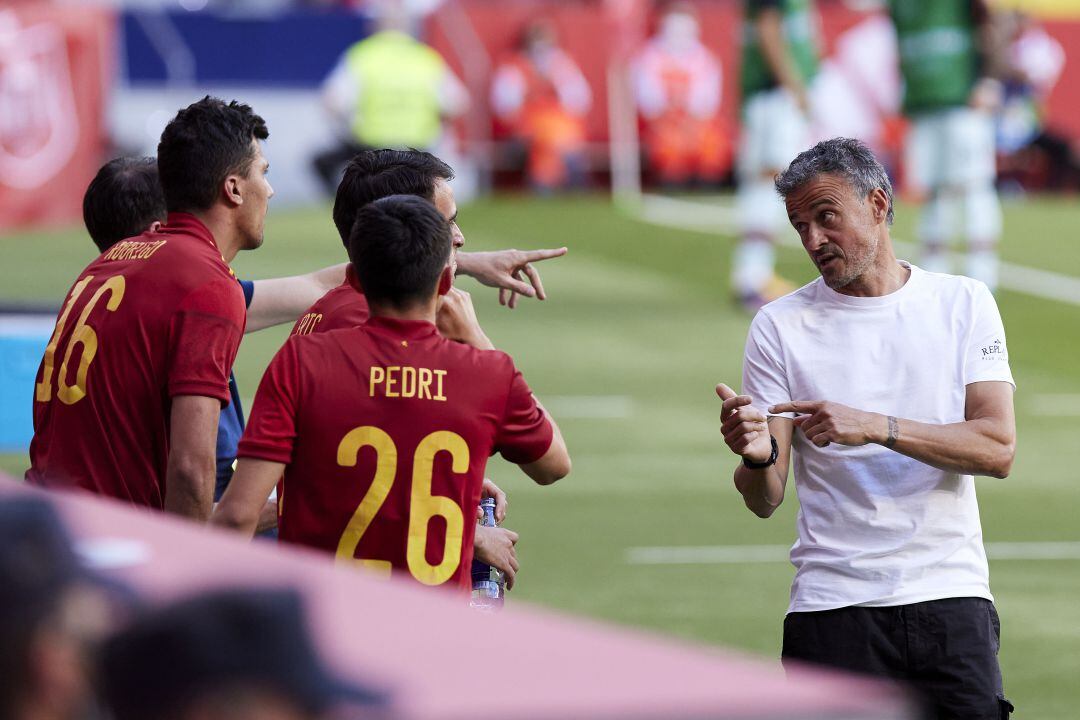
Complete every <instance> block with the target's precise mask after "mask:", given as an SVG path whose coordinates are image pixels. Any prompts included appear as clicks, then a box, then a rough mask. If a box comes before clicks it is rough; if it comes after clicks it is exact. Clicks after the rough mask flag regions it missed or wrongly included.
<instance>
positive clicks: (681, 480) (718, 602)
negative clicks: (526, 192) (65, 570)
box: [0, 197, 1080, 720]
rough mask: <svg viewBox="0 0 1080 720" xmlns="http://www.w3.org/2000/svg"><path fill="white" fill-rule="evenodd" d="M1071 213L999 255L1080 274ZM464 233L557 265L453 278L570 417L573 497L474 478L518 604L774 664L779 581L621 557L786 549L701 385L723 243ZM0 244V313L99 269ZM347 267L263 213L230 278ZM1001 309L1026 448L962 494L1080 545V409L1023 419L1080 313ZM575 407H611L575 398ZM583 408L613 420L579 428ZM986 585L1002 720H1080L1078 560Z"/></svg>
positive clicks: (718, 345)
mask: <svg viewBox="0 0 1080 720" xmlns="http://www.w3.org/2000/svg"><path fill="white" fill-rule="evenodd" d="M1074 202H1075V201H1072V200H1069V199H1060V200H1032V201H1028V202H1025V203H1023V204H1009V205H1008V206H1007V208H1006V236H1005V240H1004V244H1003V252H1004V255H1005V258H1006V259H1007V260H1009V261H1011V262H1015V263H1019V264H1023V265H1028V266H1031V267H1036V268H1042V269H1046V270H1053V271H1055V272H1059V273H1063V274H1068V275H1071V276H1073V277H1080V248H1078V247H1076V245H1075V244H1074V243H1076V242H1077V232H1076V226H1077V224H1078V223H1080V211H1077V209H1076V208H1075V206H1074ZM897 216H898V219H897V226H896V228H895V235H896V236H898V237H904V238H910V237H912V227H913V219H914V218H913V213H912V211H911V210H910V209H908V208H903V207H901V208H899V210H898V213H897ZM460 222H461V226H462V228H463V230H464V232H465V235H466V240H467V246H466V249H492V248H500V247H510V246H514V247H520V248H536V247H556V246H560V245H567V246H569V248H570V254H569V255H568V256H567V257H565V258H563V259H561V260H557V261H554V262H548V263H544V264H543V265H542V266H541V270H542V272H543V278H544V284H545V287H546V288H547V290H548V293H549V295H550V299H549V300H548V301H547V302H544V303H538V302H535V301H526V302H524V303H523V304H522V305H519V307H518V309H517V310H514V311H509V310H507V309H505V308H501V307H499V306H498V303H497V301H496V293H495V291H494V290H490V289H487V288H480V287H478V286H477V285H476V284H475V283H473V282H472V281H471V280H464V281H463V286H464V287H466V288H467V289H469V290H470V291H472V292H473V296H474V299H475V302H476V305H477V311H478V314H479V316H480V319H481V322H482V324H483V325H484V327H485V328H486V329H487V331H488V334H489V335H490V336H491V338H492V340H493V341H494V342H495V343H496V345H498V346H499V347H500V348H503V349H505V350H507V351H509V352H511V353H512V354H513V355H514V357H515V359H516V361H517V363H518V366H519V367H521V368H522V370H523V371H524V373H525V376H526V377H527V378H528V379H529V381H530V383H531V384H532V386H533V388H534V389H535V390H536V392H537V394H538V395H539V396H540V397H541V398H552V399H553V401H552V403H551V404H552V410H553V412H554V413H556V414H558V411H559V408H560V407H563V408H565V409H566V410H567V411H570V410H577V411H578V412H576V413H575V414H576V417H568V416H564V417H561V418H559V420H560V423H561V425H562V428H563V431H564V432H565V434H566V438H567V442H568V444H569V446H570V449H571V452H572V454H573V457H574V472H573V475H571V476H570V477H569V478H567V479H566V480H564V481H562V482H560V483H559V484H557V485H556V486H554V487H551V488H538V487H534V486H532V485H531V484H530V482H528V481H527V479H526V478H525V477H524V475H521V474H520V473H519V472H518V471H517V470H516V469H514V468H512V467H510V466H508V465H507V464H506V463H504V462H503V461H501V460H493V461H492V463H491V465H490V467H489V474H490V475H491V476H492V477H493V478H495V479H496V481H497V482H499V483H500V485H502V487H503V488H504V489H506V490H507V491H508V492H509V493H510V515H509V518H508V522H507V526H508V527H512V528H513V529H515V530H517V531H519V532H520V533H521V542H520V545H519V557H520V560H521V564H522V571H521V575H520V576H519V582H518V587H517V588H516V589H515V590H514V591H513V593H512V596H511V601H512V602H528V603H536V604H541V605H545V606H550V607H554V608H559V609H563V610H567V611H571V612H574V613H583V614H586V615H591V616H595V617H598V618H604V619H606V620H610V621H614V622H616V623H621V624H625V625H632V626H639V627H645V628H650V629H653V630H657V631H660V632H664V633H669V634H673V635H678V636H681V637H683V638H686V639H688V640H691V641H694V642H698V643H706V644H723V645H726V646H733V647H737V648H743V649H745V650H748V651H750V652H753V653H756V654H758V655H760V656H764V657H769V658H775V657H777V656H778V654H779V645H780V630H781V619H782V616H783V612H784V609H785V607H786V603H787V595H788V585H789V582H790V580H791V575H792V570H791V568H790V566H789V565H787V564H785V563H778V562H772V563H746V564H711V565H708V564H703V565H632V564H628V563H627V561H626V551H627V548H630V547H636V546H654V545H661V546H672V545H739V544H746V545H761V544H770V545H771V544H789V543H790V542H791V541H792V539H793V537H794V532H795V529H794V511H795V500H794V493H793V492H792V493H789V495H788V500H787V501H786V502H785V504H784V506H783V507H782V508H781V509H780V510H779V511H778V512H777V514H776V515H775V516H774V517H773V518H772V519H770V520H768V521H762V520H759V519H757V518H755V517H754V516H753V515H751V514H750V513H749V512H748V511H747V510H746V509H745V508H744V507H743V506H742V503H741V501H740V498H739V496H738V494H737V493H736V492H735V490H734V488H733V487H732V484H731V470H732V468H733V466H734V464H735V463H734V459H733V457H732V456H731V455H730V454H729V453H728V452H727V450H726V449H725V447H724V445H723V443H722V440H721V438H720V435H719V432H718V426H719V417H718V416H719V402H718V400H717V399H716V397H715V396H714V394H713V386H714V385H715V384H716V382H718V381H721V380H723V381H726V382H728V383H729V384H733V385H738V382H739V377H740V367H741V361H742V348H743V342H744V339H745V334H746V328H747V323H748V318H747V317H746V316H744V315H743V314H741V313H740V312H738V311H736V310H735V309H734V308H733V306H732V305H731V303H730V301H729V299H728V290H727V275H728V258H729V254H730V250H731V239H730V238H726V237H720V236H715V237H710V236H707V235H702V234H694V233H686V232H682V231H678V230H666V229H663V228H657V227H651V226H647V225H644V224H641V223H638V222H636V221H633V220H631V219H629V218H627V217H625V216H622V215H620V214H618V213H616V212H615V211H614V210H613V209H612V207H611V205H610V203H609V202H608V201H607V200H606V199H605V198H602V197H585V198H573V199H555V200H548V201H544V200H537V199H533V198H515V197H509V198H508V197H502V198H495V199H488V200H484V201H481V202H477V203H474V204H471V205H468V206H465V207H463V208H462V211H461V218H460ZM0 242H2V243H3V247H4V250H5V255H6V260H5V262H4V263H3V265H2V266H0V300H2V301H8V302H10V301H13V300H19V301H35V300H36V301H43V302H50V303H54V304H56V305H58V304H59V302H60V300H61V299H62V297H63V294H64V293H65V291H66V290H67V288H68V286H69V285H70V283H71V281H72V280H73V279H74V277H75V275H76V274H77V273H78V271H79V270H80V269H81V268H82V267H83V266H84V265H85V264H86V263H87V262H88V261H89V260H90V259H91V257H92V246H91V244H90V242H89V240H88V239H87V238H86V237H85V235H83V234H82V232H81V231H79V230H76V229H71V230H69V231H59V232H43V233H35V234H26V235H20V236H12V237H7V238H3V239H0ZM343 258H344V253H343V251H342V248H341V245H340V243H339V242H338V240H337V239H336V236H335V234H334V233H333V229H332V225H331V223H330V219H329V211H328V208H327V207H322V206H320V207H316V208H310V209H304V210H291V211H284V210H283V211H275V212H273V213H272V214H271V217H270V218H269V219H268V221H267V233H266V244H265V246H264V247H263V248H262V249H261V250H259V251H257V252H253V253H246V254H244V255H242V256H241V257H240V258H238V260H237V262H236V263H235V267H236V270H237V273H238V275H240V277H249V278H260V277H270V276H274V275H282V274H292V273H298V272H304V271H307V270H312V269H315V268H318V267H321V266H323V265H327V264H330V263H335V262H340V261H341V260H342V259H343ZM780 258H781V262H780V268H779V269H780V272H781V273H782V274H784V275H785V276H787V277H789V278H793V279H796V280H798V281H800V282H804V281H807V280H809V279H811V278H812V276H813V269H812V267H811V265H810V263H809V261H808V260H807V259H806V257H805V256H804V255H803V253H802V251H801V250H798V249H784V250H782V251H781V255H780ZM999 302H1000V304H1001V309H1002V312H1003V315H1004V318H1005V324H1006V330H1007V332H1008V335H1009V346H1010V352H1011V358H1012V365H1013V370H1014V372H1015V375H1016V379H1017V383H1018V385H1019V391H1018V393H1017V396H1016V408H1017V415H1018V424H1019V450H1018V453H1017V459H1016V463H1015V466H1014V468H1013V473H1012V475H1011V477H1009V478H1008V479H1007V480H994V479H990V478H980V479H979V480H978V481H977V482H978V490H979V499H980V503H981V507H982V517H983V528H984V531H985V537H986V540H987V541H990V542H1006V541H1010V542H1023V541H1071V542H1076V541H1080V520H1078V518H1080V482H1078V475H1080V471H1078V467H1080V441H1078V440H1077V435H1076V431H1077V430H1078V429H1080V403H1077V404H1075V406H1074V410H1073V411H1072V412H1071V413H1069V410H1068V407H1066V408H1065V412H1066V413H1067V414H1065V415H1064V416H1062V415H1061V414H1060V413H1059V415H1058V416H1046V415H1040V414H1038V410H1039V403H1038V396H1045V395H1065V396H1072V397H1073V398H1075V399H1077V400H1078V401H1080V370H1078V367H1080V332H1078V331H1077V328H1080V307H1075V306H1072V305H1066V304H1062V303H1054V302H1049V301H1045V300H1039V299H1035V298H1032V297H1029V296H1026V295H1022V294H1018V293H1013V292H1007V291H1004V292H1001V293H1000V295H999ZM285 333H286V329H280V330H268V331H263V332H260V333H256V334H253V335H250V336H248V337H247V338H246V339H245V340H244V344H243V347H242V348H241V351H240V357H239V360H238V362H237V368H236V372H237V376H238V378H239V381H240V385H241V390H242V393H243V394H244V395H245V396H246V397H248V398H250V397H251V396H252V395H253V394H254V392H255V388H256V385H257V383H258V380H259V377H260V376H261V373H262V370H263V368H264V367H265V366H266V363H267V362H268V360H269V359H270V357H271V355H272V354H273V352H274V351H275V350H276V348H277V347H278V345H279V344H280V342H281V340H282V338H283V337H284V335H285ZM912 351H913V352H918V351H919V349H918V348H912ZM583 396H584V397H594V396H600V397H603V398H608V397H615V398H617V401H615V403H614V405H604V404H603V402H605V401H598V402H600V403H601V404H600V405H591V406H589V405H586V406H582V405H581V402H580V401H574V400H572V398H580V397H583ZM564 398H571V399H570V400H566V399H564ZM1065 402H1066V404H1068V400H1067V399H1066V401H1065ZM575 404H576V405H577V406H578V407H576V408H575V407H574V405H575ZM597 407H599V409H600V410H601V411H603V410H604V409H605V408H606V409H611V408H612V407H614V408H615V410H616V412H611V413H605V412H589V410H590V409H592V410H596V409H597ZM1070 414H1071V416H1070ZM589 415H593V416H592V417H589ZM603 415H609V416H607V417H604V416H603ZM25 462H26V459H25V456H22V455H6V456H0V468H3V469H4V470H6V471H8V472H11V473H14V474H17V475H18V474H21V472H22V470H23V469H24V467H25ZM991 576H992V581H991V584H992V588H993V590H994V594H995V596H996V598H997V603H998V607H999V611H1000V613H1001V617H1002V626H1003V635H1002V654H1001V657H1002V665H1003V669H1004V674H1005V686H1006V693H1007V694H1008V695H1009V696H1010V697H1011V699H1012V700H1013V701H1014V702H1015V704H1016V705H1017V709H1018V712H1017V716H1018V717H1021V718H1040V719H1041V720H1050V719H1052V718H1060V719H1062V720H1064V719H1065V718H1072V717H1075V713H1076V708H1077V707H1078V706H1080V684H1078V683H1077V682H1076V678H1077V677H1080V617H1078V615H1080V600H1078V598H1080V561H1077V560H1056V561H1051V560H1023V561H1021V560H998V561H991Z"/></svg>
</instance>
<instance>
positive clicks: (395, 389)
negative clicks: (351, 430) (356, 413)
mask: <svg viewBox="0 0 1080 720" xmlns="http://www.w3.org/2000/svg"><path fill="white" fill-rule="evenodd" d="M445 377H446V371H445V370H432V369H430V368H423V367H422V368H416V367H412V366H410V365H389V366H387V367H372V368H371V375H370V377H369V378H368V396H369V397H375V396H376V395H380V396H382V397H388V398H417V399H418V400H438V401H439V402H446V395H444V394H443V379H444V378H445Z"/></svg>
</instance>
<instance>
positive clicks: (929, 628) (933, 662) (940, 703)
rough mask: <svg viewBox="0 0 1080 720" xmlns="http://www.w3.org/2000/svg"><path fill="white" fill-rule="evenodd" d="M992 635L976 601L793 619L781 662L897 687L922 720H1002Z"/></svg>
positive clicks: (992, 623)
mask: <svg viewBox="0 0 1080 720" xmlns="http://www.w3.org/2000/svg"><path fill="white" fill-rule="evenodd" d="M1000 635H1001V623H1000V621H999V620H998V614H997V610H996V609H995V608H994V604H993V603H992V602H990V601H989V600H985V599H983V598H949V599H946V600H931V601H928V602H921V603H914V604H911V605H897V606H894V607H846V608H840V609H838V610H824V611H821V612H793V613H789V614H788V616H787V618H785V619H784V649H783V660H784V662H785V664H787V662H788V661H790V660H796V661H803V662H811V663H818V664H820V665H827V666H830V667H834V668H840V669H843V670H848V671H851V672H857V673H867V674H870V675H876V676H879V677H887V678H892V679H896V680H901V681H904V682H906V683H907V684H908V685H909V686H911V687H913V688H914V689H915V690H916V691H917V692H918V693H919V694H920V695H921V699H922V700H923V702H924V705H925V707H926V717H927V718H935V719H938V720H946V719H949V720H951V719H953V718H955V719H956V720H961V719H962V720H1005V719H1007V718H1008V717H1009V713H1010V712H1012V709H1013V707H1012V705H1011V704H1010V703H1009V701H1008V700H1006V699H1005V696H1004V694H1003V693H1002V686H1001V669H1000V667H999V666H998V658H997V655H998V648H999V647H1000Z"/></svg>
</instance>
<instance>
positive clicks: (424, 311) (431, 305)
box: [368, 298, 439, 324]
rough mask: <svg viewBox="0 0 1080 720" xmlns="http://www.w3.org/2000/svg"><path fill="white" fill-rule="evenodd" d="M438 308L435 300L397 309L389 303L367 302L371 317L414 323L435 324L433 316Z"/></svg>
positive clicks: (437, 302)
mask: <svg viewBox="0 0 1080 720" xmlns="http://www.w3.org/2000/svg"><path fill="white" fill-rule="evenodd" d="M438 307H439V301H438V299H437V298H432V299H431V300H429V301H427V302H421V303H413V304H411V305H406V306H404V307H397V306H395V305H391V304H389V303H378V302H371V301H368V309H369V310H370V311H371V315H372V317H382V318H388V319H390V320H412V321H416V322H429V323H432V324H434V323H435V314H436V312H437V310H438Z"/></svg>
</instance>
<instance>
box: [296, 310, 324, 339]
mask: <svg viewBox="0 0 1080 720" xmlns="http://www.w3.org/2000/svg"><path fill="white" fill-rule="evenodd" d="M322 318H323V316H322V313H307V314H306V315H304V316H303V317H302V318H300V322H299V323H297V324H296V332H294V333H293V335H310V334H311V333H312V332H313V331H314V330H315V328H316V327H318V325H319V323H320V322H322Z"/></svg>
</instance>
